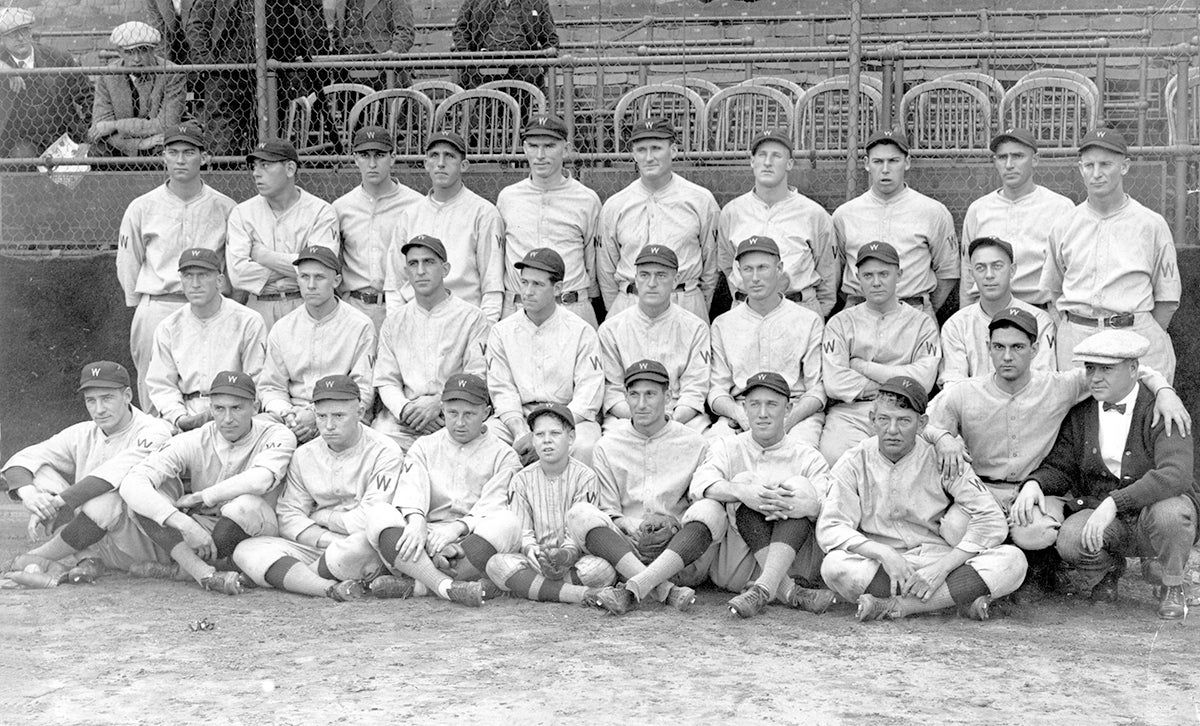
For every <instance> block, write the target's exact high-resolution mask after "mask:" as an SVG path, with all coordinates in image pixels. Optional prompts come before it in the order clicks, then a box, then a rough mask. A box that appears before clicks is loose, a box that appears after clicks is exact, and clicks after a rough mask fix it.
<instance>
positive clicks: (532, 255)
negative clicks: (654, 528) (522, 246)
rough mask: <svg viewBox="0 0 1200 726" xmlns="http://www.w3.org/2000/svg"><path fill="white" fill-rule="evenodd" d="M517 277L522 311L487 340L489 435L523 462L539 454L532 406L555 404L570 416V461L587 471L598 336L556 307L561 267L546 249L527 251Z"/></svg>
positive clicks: (599, 392)
mask: <svg viewBox="0 0 1200 726" xmlns="http://www.w3.org/2000/svg"><path fill="white" fill-rule="evenodd" d="M515 267H516V269H517V270H518V273H519V274H520V278H521V307H522V309H521V311H520V314H518V315H512V316H509V317H507V318H504V319H503V320H501V321H500V322H498V323H496V325H495V326H493V327H492V331H491V333H490V334H489V335H488V349H487V371H488V372H487V375H488V389H489V390H490V391H491V393H492V401H493V403H494V405H495V407H496V418H497V419H499V421H500V422H501V423H502V424H503V426H496V427H495V433H496V435H497V436H498V437H500V438H501V440H503V441H504V442H505V443H511V444H512V446H513V448H514V449H516V452H517V455H518V456H520V457H521V461H522V462H523V463H526V464H528V463H530V462H532V460H533V459H534V458H536V456H537V454H536V451H535V444H534V441H533V434H532V432H530V430H529V425H528V424H527V423H526V422H525V416H526V415H528V413H529V412H530V411H532V410H533V409H534V408H535V407H536V406H537V405H538V404H542V403H561V404H563V405H564V406H567V407H568V408H570V409H571V412H572V413H574V414H575V445H574V447H573V448H572V450H571V455H572V456H574V457H575V458H576V459H579V460H580V461H581V462H583V463H584V464H586V465H588V466H591V463H592V449H593V448H594V447H595V446H596V441H597V440H598V439H599V438H600V424H598V423H597V422H596V419H597V417H598V416H599V413H600V405H601V403H603V401H604V371H603V370H602V369H601V365H600V346H599V343H598V340H597V337H596V332H595V331H594V330H592V329H591V328H590V327H589V326H588V324H587V323H586V322H585V321H584V320H583V319H582V318H580V317H579V316H578V315H576V314H575V313H573V312H571V310H569V309H567V307H566V306H564V305H559V304H558V302H556V301H557V300H558V298H559V297H561V295H562V289H563V284H564V283H563V275H564V274H565V265H564V264H563V259H562V257H559V255H558V253H557V252H555V251H554V250H552V249H548V248H545V247H539V248H537V249H534V250H531V251H530V252H529V254H527V255H525V258H524V259H523V260H521V261H520V262H518V263H517V264H516V265H515Z"/></svg>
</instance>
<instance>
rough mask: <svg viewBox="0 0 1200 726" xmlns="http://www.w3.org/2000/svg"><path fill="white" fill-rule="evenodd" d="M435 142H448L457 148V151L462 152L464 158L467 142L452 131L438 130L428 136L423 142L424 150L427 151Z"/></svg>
mask: <svg viewBox="0 0 1200 726" xmlns="http://www.w3.org/2000/svg"><path fill="white" fill-rule="evenodd" d="M436 144H450V145H451V146H453V147H454V148H456V149H458V153H460V154H462V155H463V158H464V159H465V158H466V157H467V142H466V141H465V140H464V139H463V137H461V136H459V135H458V134H456V133H454V132H453V131H439V132H438V133H436V134H434V135H433V136H430V137H429V140H428V141H426V142H425V152H426V153H429V150H430V149H432V148H433V147H434V145H436Z"/></svg>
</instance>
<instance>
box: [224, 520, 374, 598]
mask: <svg viewBox="0 0 1200 726" xmlns="http://www.w3.org/2000/svg"><path fill="white" fill-rule="evenodd" d="M322 555H324V556H325V567H326V568H328V570H329V574H331V575H332V577H330V578H326V579H334V580H338V581H342V580H366V579H370V578H373V577H375V576H376V575H378V574H379V573H380V572H382V571H383V561H382V560H380V559H379V553H377V552H376V551H375V548H373V547H371V545H370V543H369V542H367V535H366V534H365V533H364V532H355V533H354V534H352V535H349V536H347V537H343V538H342V539H339V540H337V541H336V542H333V543H332V544H330V545H329V547H327V548H326V549H323V550H322V549H319V548H317V547H310V546H308V545H302V544H300V543H299V542H293V541H291V540H290V539H284V538H282V537H251V538H250V539H248V540H245V541H244V542H242V543H241V544H239V545H238V546H237V549H236V550H234V551H233V561H234V562H235V563H236V564H237V566H238V567H239V568H240V569H241V571H242V572H244V573H246V575H247V576H248V577H249V578H250V579H251V580H254V582H255V583H257V584H258V586H259V587H271V584H270V583H269V582H267V580H266V575H267V570H268V569H270V567H271V565H273V564H275V563H276V562H278V561H279V559H280V558H282V557H293V558H295V559H296V560H298V561H299V562H300V563H301V564H303V565H304V566H305V567H307V568H308V569H310V570H312V571H313V572H317V563H318V561H319V560H320V559H321V556H322ZM318 574H320V573H318ZM321 576H322V577H324V575H321Z"/></svg>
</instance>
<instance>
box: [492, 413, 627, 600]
mask: <svg viewBox="0 0 1200 726" xmlns="http://www.w3.org/2000/svg"><path fill="white" fill-rule="evenodd" d="M528 423H529V428H530V429H532V430H533V438H534V441H536V442H537V449H538V460H537V461H535V462H534V463H532V464H530V465H529V466H527V467H525V468H524V469H522V470H521V471H519V472H517V473H516V475H514V476H513V479H512V484H511V485H510V486H509V490H508V507H509V509H510V510H512V511H513V513H515V514H516V515H517V517H518V518H520V520H521V552H520V554H516V553H513V554H497V555H494V556H493V557H492V558H491V559H490V560H488V563H487V574H488V577H489V578H490V579H491V580H492V582H494V583H496V585H497V586H498V587H500V589H502V590H505V591H506V592H511V593H514V594H515V595H518V596H520V597H524V598H526V599H529V600H540V601H542V602H566V603H576V604H578V603H582V602H583V601H584V600H585V599H586V598H587V597H588V595H590V594H593V593H595V592H597V591H598V590H599V589H600V588H602V587H607V586H608V585H611V584H612V583H613V582H614V581H615V580H616V578H617V572H616V570H614V569H613V568H612V565H610V564H608V563H607V562H605V561H604V560H603V559H601V558H599V557H596V556H594V555H585V554H582V553H581V552H580V549H579V543H578V542H575V541H573V540H572V539H571V537H570V535H569V533H568V532H567V517H568V513H569V512H570V511H572V510H573V509H574V507H576V506H578V505H580V504H589V505H592V506H595V505H596V504H597V503H598V502H599V500H600V494H599V491H598V487H597V485H596V475H595V474H594V473H592V470H591V469H589V468H587V467H586V466H584V465H583V464H581V463H579V462H578V461H577V460H575V459H572V458H571V456H570V454H569V453H568V452H569V451H570V449H571V444H572V441H571V439H573V438H574V434H575V416H574V414H572V413H571V411H570V410H569V409H567V407H566V406H563V405H561V404H557V403H551V404H547V405H545V406H540V407H538V408H536V409H534V410H533V411H531V412H530V413H529V420H528Z"/></svg>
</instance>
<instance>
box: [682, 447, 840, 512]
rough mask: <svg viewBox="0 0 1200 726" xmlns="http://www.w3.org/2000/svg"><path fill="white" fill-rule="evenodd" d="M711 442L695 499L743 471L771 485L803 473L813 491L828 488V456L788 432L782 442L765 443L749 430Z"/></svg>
mask: <svg viewBox="0 0 1200 726" xmlns="http://www.w3.org/2000/svg"><path fill="white" fill-rule="evenodd" d="M708 445H709V449H708V456H706V457H705V459H704V463H702V464H701V465H700V467H699V468H697V469H696V473H695V474H694V475H692V483H691V486H690V489H689V494H690V496H691V498H692V499H702V498H703V497H704V493H705V492H707V491H708V488H709V487H711V486H712V485H713V484H716V483H717V482H721V481H730V480H732V479H733V478H734V477H735V476H737V475H738V474H741V473H743V472H749V473H751V474H753V475H754V478H755V480H756V481H757V482H759V483H761V484H764V485H767V486H773V485H778V484H782V483H783V482H784V481H787V480H788V479H791V478H793V477H797V476H802V477H804V478H806V479H808V480H809V481H810V482H812V485H813V491H816V492H823V491H825V481H824V478H825V477H826V476H827V475H828V474H829V465H828V464H826V463H825V457H823V456H821V454H820V452H818V451H817V450H816V449H814V448H813V447H811V446H808V445H806V444H802V443H800V442H798V441H796V440H795V439H793V438H791V437H788V436H784V437H783V439H782V440H781V441H779V442H778V443H776V444H773V445H771V446H767V447H764V446H763V445H762V444H760V443H758V441H756V440H755V438H754V434H753V433H751V432H749V431H747V432H745V433H741V434H738V435H737V436H724V437H721V438H718V439H713V440H712V441H709V444H708Z"/></svg>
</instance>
